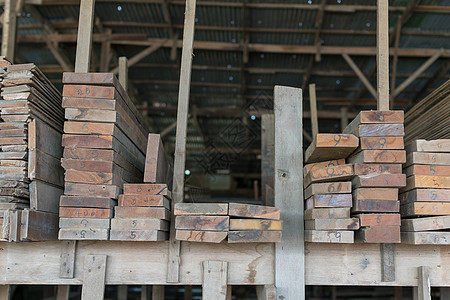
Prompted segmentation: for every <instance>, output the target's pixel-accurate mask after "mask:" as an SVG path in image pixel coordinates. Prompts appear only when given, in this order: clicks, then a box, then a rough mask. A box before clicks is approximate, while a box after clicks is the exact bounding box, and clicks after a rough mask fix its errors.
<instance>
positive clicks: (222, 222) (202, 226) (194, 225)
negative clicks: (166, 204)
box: [175, 216, 230, 231]
mask: <svg viewBox="0 0 450 300" xmlns="http://www.w3.org/2000/svg"><path fill="white" fill-rule="evenodd" d="M229 228H230V217H228V216H176V217H175V229H177V230H178V229H185V230H196V231H228V230H229Z"/></svg>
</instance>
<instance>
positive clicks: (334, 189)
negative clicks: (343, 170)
mask: <svg viewBox="0 0 450 300" xmlns="http://www.w3.org/2000/svg"><path fill="white" fill-rule="evenodd" d="M351 192H352V183H351V182H350V181H340V182H326V183H313V184H311V185H310V186H308V187H307V188H306V189H305V199H308V198H309V197H311V196H313V195H317V194H346V193H351Z"/></svg>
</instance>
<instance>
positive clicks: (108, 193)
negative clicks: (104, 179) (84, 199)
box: [64, 182, 120, 199]
mask: <svg viewBox="0 0 450 300" xmlns="http://www.w3.org/2000/svg"><path fill="white" fill-rule="evenodd" d="M64 194H65V195H69V196H88V197H105V198H111V199H117V197H118V196H119V194H120V188H119V187H118V186H114V185H95V184H84V183H69V182H66V184H65V188H64Z"/></svg>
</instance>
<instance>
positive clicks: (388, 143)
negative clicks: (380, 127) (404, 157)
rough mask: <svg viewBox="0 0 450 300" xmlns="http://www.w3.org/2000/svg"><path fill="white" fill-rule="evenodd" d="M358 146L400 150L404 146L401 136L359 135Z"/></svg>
mask: <svg viewBox="0 0 450 300" xmlns="http://www.w3.org/2000/svg"><path fill="white" fill-rule="evenodd" d="M359 148H360V149H362V150H370V149H372V150H375V149H387V150H401V149H403V148H404V144H403V137H398V136H385V137H380V136H376V137H361V138H360V147H359Z"/></svg>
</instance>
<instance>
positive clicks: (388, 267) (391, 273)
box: [380, 244, 395, 282]
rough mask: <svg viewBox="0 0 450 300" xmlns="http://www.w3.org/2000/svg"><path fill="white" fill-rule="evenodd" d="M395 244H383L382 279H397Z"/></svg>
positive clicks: (390, 280)
mask: <svg viewBox="0 0 450 300" xmlns="http://www.w3.org/2000/svg"><path fill="white" fill-rule="evenodd" d="M394 247H395V246H394V244H381V246H380V249H381V280H382V281H384V282H393V281H395V251H394V250H395V249H394Z"/></svg>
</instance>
